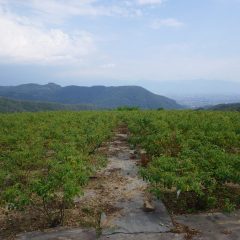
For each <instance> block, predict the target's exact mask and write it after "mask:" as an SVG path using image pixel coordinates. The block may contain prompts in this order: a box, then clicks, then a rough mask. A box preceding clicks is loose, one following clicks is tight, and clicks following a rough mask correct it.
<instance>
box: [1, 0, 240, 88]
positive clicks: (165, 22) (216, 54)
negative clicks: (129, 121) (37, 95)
mask: <svg viewBox="0 0 240 240" xmlns="http://www.w3.org/2000/svg"><path fill="white" fill-rule="evenodd" d="M239 23H240V0H201V1H199V0H181V1H180V0H108V1H107V0H41V1H39V0H24V1H23V0H0V36H1V37H0V85H16V84H21V83H27V82H35V83H47V82H56V83H59V84H61V85H70V84H76V85H88V86H89V85H126V84H127V85H143V86H145V87H147V86H148V85H150V84H151V86H153V85H154V84H158V83H160V82H163V81H169V82H171V81H181V80H191V81H199V79H206V80H219V81H221V80H226V81H239V82H240V44H239V43H240V26H239Z"/></svg>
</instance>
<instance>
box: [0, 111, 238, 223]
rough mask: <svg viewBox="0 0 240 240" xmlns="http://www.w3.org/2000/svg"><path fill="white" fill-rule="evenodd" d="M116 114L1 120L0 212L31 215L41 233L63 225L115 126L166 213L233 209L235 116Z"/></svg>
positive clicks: (5, 117)
mask: <svg viewBox="0 0 240 240" xmlns="http://www.w3.org/2000/svg"><path fill="white" fill-rule="evenodd" d="M119 110H120V111H109V112H108V111H104V112H95V111H94V112H93V111H92V112H46V113H16V114H1V115H0V125H1V128H0V152H1V154H0V205H1V206H0V207H1V209H7V212H8V211H10V210H11V211H13V212H14V211H25V210H26V209H34V211H39V212H40V213H41V214H42V216H44V218H45V220H46V222H47V223H48V226H52V227H53V226H57V225H61V224H63V221H64V216H65V210H66V209H68V208H71V206H72V204H73V200H74V198H75V197H76V196H79V195H81V194H83V192H84V185H86V184H87V183H88V180H89V177H90V176H92V175H93V174H94V172H95V171H96V170H97V169H99V168H100V167H102V166H103V165H104V163H105V159H104V157H103V156H99V155H98V154H96V153H95V150H96V149H97V148H98V147H99V146H100V145H101V144H102V143H103V142H104V141H105V140H107V139H108V138H109V137H110V136H111V135H112V131H113V129H114V128H116V126H117V124H118V123H119V122H124V124H127V125H128V128H129V131H130V137H129V142H130V143H131V144H132V147H133V148H136V149H144V150H145V151H146V153H147V161H145V163H144V166H142V167H141V168H140V174H141V175H142V177H143V178H144V179H145V180H146V181H148V182H149V183H150V190H151V191H152V192H154V193H155V194H156V196H157V197H160V198H162V199H163V200H164V202H165V203H166V205H167V206H168V208H169V210H171V211H172V212H174V213H186V212H196V211H210V210H211V211H212V210H213V211H215V210H224V211H228V212H230V211H233V210H234V209H236V208H239V207H240V190H239V184H240V115H239V113H237V112H226V113H224V112H211V111H165V110H162V111H141V110H138V109H136V108H127V109H126V108H120V109H119ZM1 209H0V210H1ZM0 215H1V213H0ZM0 220H1V219H0Z"/></svg>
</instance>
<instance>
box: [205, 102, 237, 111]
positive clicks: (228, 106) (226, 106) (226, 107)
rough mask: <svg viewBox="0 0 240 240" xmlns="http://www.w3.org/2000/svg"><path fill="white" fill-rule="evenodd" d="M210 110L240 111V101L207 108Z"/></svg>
mask: <svg viewBox="0 0 240 240" xmlns="http://www.w3.org/2000/svg"><path fill="white" fill-rule="evenodd" d="M207 109H208V110H217V111H238V112H240V103H230V104H218V105H216V106H211V107H208V108H207Z"/></svg>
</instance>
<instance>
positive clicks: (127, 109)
mask: <svg viewBox="0 0 240 240" xmlns="http://www.w3.org/2000/svg"><path fill="white" fill-rule="evenodd" d="M138 110H140V109H139V107H128V106H122V107H118V108H117V111H138Z"/></svg>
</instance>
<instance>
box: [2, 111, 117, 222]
mask: <svg viewBox="0 0 240 240" xmlns="http://www.w3.org/2000/svg"><path fill="white" fill-rule="evenodd" d="M116 123H117V119H116V117H115V116H114V115H112V114H110V113H105V112H102V113H98V112H81V113H71V112H62V113H35V114H32V113H24V114H12V115H0V126H1V128H0V200H1V205H2V206H6V205H7V206H8V208H10V209H17V210H22V209H24V208H25V207H29V206H30V207H33V208H34V209H39V211H41V212H42V213H43V214H44V216H45V217H46V218H47V221H48V223H49V224H51V225H58V224H60V223H61V222H62V221H63V218H64V210H65V209H66V208H67V207H68V205H69V204H71V202H72V200H73V198H74V197H76V196H77V195H79V194H82V187H83V186H84V185H85V184H86V183H87V181H88V178H89V176H91V174H93V172H94V171H95V170H96V169H97V168H99V167H100V166H101V165H102V164H104V158H103V157H102V156H95V157H94V158H93V157H92V155H91V154H92V153H94V150H95V149H96V148H98V147H99V145H100V144H101V143H102V142H103V141H104V140H106V139H107V138H109V137H110V136H111V134H112V130H113V128H115V127H116Z"/></svg>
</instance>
